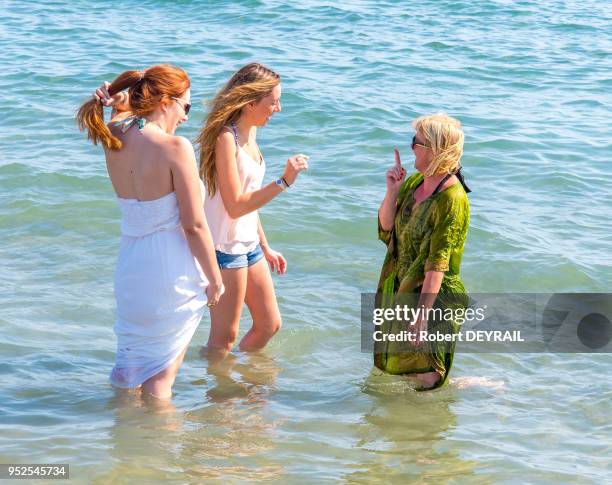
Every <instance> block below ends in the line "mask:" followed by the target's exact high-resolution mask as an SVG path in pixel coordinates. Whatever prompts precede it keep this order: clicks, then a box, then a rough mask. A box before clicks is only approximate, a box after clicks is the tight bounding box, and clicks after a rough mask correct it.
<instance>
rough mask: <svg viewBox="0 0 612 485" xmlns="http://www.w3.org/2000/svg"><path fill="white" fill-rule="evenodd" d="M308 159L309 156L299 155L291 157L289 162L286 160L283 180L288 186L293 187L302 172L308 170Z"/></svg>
mask: <svg viewBox="0 0 612 485" xmlns="http://www.w3.org/2000/svg"><path fill="white" fill-rule="evenodd" d="M309 158H310V157H309V156H307V155H304V154H302V153H299V154H297V155H293V156H292V157H291V158H290V159H289V160H287V165H286V166H285V172H284V173H283V178H284V179H285V181H286V182H287V183H288V184H289V185H293V183H294V182H295V180H296V179H297V177H298V175H299V174H300V172H301V171H302V170H308V159H309Z"/></svg>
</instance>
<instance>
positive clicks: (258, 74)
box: [197, 62, 280, 196]
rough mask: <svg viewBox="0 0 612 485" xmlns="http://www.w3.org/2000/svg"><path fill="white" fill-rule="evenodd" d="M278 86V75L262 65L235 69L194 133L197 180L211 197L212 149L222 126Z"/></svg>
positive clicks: (213, 177)
mask: <svg viewBox="0 0 612 485" xmlns="http://www.w3.org/2000/svg"><path fill="white" fill-rule="evenodd" d="M278 84H280V76H279V75H278V74H277V73H275V72H274V71H273V70H271V69H268V68H267V67H265V66H263V65H262V64H258V63H256V62H253V63H251V64H247V65H246V66H244V67H243V68H241V69H240V70H238V71H237V72H236V73H235V74H234V75H233V76H232V77H231V79H230V80H229V81H228V82H227V84H226V85H225V86H224V87H223V89H221V91H219V92H218V93H217V95H216V96H215V98H214V99H213V101H212V103H211V105H212V106H211V109H210V112H209V113H208V116H207V117H206V122H205V123H204V126H203V127H202V129H201V130H200V133H199V134H198V138H197V143H198V145H199V148H200V178H201V179H202V180H203V181H204V184H205V185H206V190H207V191H208V193H209V194H210V195H211V196H212V195H214V194H215V192H216V191H217V183H216V180H215V178H216V174H217V171H216V168H215V156H216V153H215V147H216V144H217V138H218V137H219V135H220V134H221V130H222V129H223V127H225V126H227V125H228V124H229V123H232V122H234V121H237V120H238V118H239V117H240V112H241V110H242V108H244V107H245V106H246V105H247V104H249V103H253V102H258V101H259V100H260V99H262V98H264V97H266V96H267V95H268V94H270V92H271V91H272V90H273V89H274V88H275V87H276V86H278Z"/></svg>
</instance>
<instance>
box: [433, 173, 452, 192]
mask: <svg viewBox="0 0 612 485" xmlns="http://www.w3.org/2000/svg"><path fill="white" fill-rule="evenodd" d="M452 176H453V174H452V173H447V174H446V176H445V177H444V178H443V179H442V180H441V181H440V183H439V184H438V186H437V187H436V190H434V191H433V192H432V193H431V195H436V194H437V193H438V192H440V189H441V188H442V186H443V185H444V183H445V182H446V181H447V180H448V179H449V178H451V177H452Z"/></svg>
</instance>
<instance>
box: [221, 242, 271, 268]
mask: <svg viewBox="0 0 612 485" xmlns="http://www.w3.org/2000/svg"><path fill="white" fill-rule="evenodd" d="M215 253H216V254H217V263H218V264H219V268H221V269H236V268H246V267H248V266H253V265H254V264H255V263H256V262H257V261H259V260H260V259H261V258H263V256H264V253H263V251H262V249H261V245H259V244H258V245H257V247H256V248H255V249H253V251H251V252H250V253H246V254H227V253H222V252H221V251H215Z"/></svg>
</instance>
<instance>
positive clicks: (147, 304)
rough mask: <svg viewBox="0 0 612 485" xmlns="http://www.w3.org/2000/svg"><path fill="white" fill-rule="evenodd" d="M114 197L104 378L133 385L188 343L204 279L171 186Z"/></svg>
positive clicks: (201, 307)
mask: <svg viewBox="0 0 612 485" xmlns="http://www.w3.org/2000/svg"><path fill="white" fill-rule="evenodd" d="M201 186H202V189H203V184H201ZM118 201H119V207H120V209H121V214H122V219H121V245H120V250H119V257H118V260H117V268H116V272H115V299H116V302H117V320H116V323H115V327H114V330H115V334H116V335H117V357H116V362H115V367H114V368H113V370H112V372H111V375H110V382H111V384H112V385H114V386H116V387H122V388H133V387H137V386H139V385H141V384H142V383H143V382H144V381H146V380H147V379H149V378H151V377H153V376H154V375H155V374H157V373H159V372H161V371H162V370H164V369H165V368H167V367H168V366H169V365H170V364H171V363H172V362H174V360H176V358H177V357H178V356H179V355H180V353H181V352H182V351H183V350H184V349H185V347H186V346H187V345H189V342H190V341H191V338H192V337H193V334H194V333H195V331H196V329H197V327H198V325H199V323H200V320H201V318H202V315H203V313H204V310H205V308H206V302H207V298H206V293H205V289H206V287H207V286H208V281H207V280H206V277H205V276H204V273H203V272H202V268H201V267H200V265H199V263H198V262H197V260H196V259H195V258H194V256H193V254H192V253H191V250H190V249H189V245H188V244H187V240H186V239H185V234H184V232H183V229H182V227H181V222H180V217H179V209H178V204H177V200H176V194H175V193H174V192H172V193H170V194H167V195H165V196H163V197H161V198H159V199H156V200H151V201H138V200H136V199H121V198H118Z"/></svg>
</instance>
